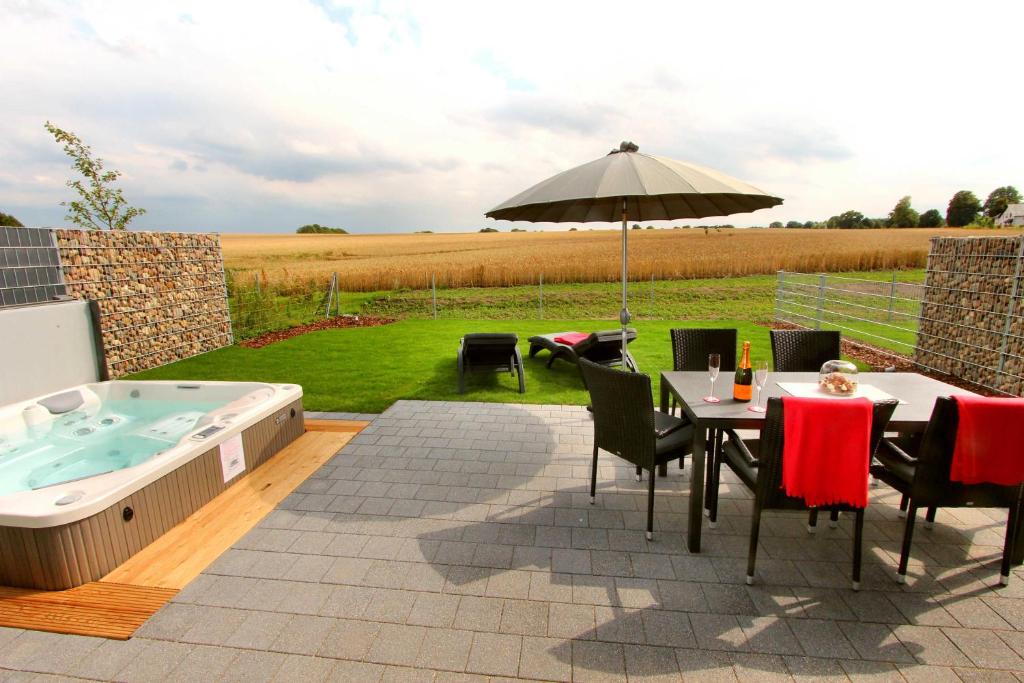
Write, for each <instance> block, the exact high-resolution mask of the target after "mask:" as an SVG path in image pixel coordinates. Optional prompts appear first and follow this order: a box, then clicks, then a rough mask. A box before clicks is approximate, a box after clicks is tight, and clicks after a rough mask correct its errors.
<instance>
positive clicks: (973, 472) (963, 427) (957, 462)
mask: <svg viewBox="0 0 1024 683" xmlns="http://www.w3.org/2000/svg"><path fill="white" fill-rule="evenodd" d="M953 400H955V401H956V407H957V412H958V413H959V414H960V424H959V425H958V426H957V430H956V445H955V446H954V447H953V463H952V465H951V467H950V468H949V478H950V479H951V480H953V481H959V482H962V483H964V484H999V485H1001V486H1014V485H1016V484H1019V483H1021V481H1024V446H1022V444H1024V399H1021V398H994V397H986V396H954V397H953Z"/></svg>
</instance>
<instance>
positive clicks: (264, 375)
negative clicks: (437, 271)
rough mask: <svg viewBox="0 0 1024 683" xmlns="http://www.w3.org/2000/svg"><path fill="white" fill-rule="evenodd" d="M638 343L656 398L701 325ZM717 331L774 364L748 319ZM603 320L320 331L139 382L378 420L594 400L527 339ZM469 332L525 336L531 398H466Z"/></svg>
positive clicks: (724, 379)
mask: <svg viewBox="0 0 1024 683" xmlns="http://www.w3.org/2000/svg"><path fill="white" fill-rule="evenodd" d="M635 326H636V328H637V331H638V337H637V340H636V341H635V342H634V343H632V344H631V345H630V352H631V353H633V355H634V357H635V358H636V360H637V363H638V364H639V365H640V369H641V370H642V371H644V372H646V373H648V374H649V375H651V377H652V379H653V380H654V381H653V385H654V395H655V400H657V396H658V393H657V391H658V375H659V373H660V372H661V371H662V370H667V369H671V367H672V348H671V345H670V343H669V332H668V331H669V329H671V328H672V327H698V326H705V323H700V322H696V321H643V320H642V321H638V322H637V323H636V325H635ZM707 326H712V327H736V328H737V329H738V330H739V338H740V339H741V340H744V339H746V340H749V341H750V342H751V343H752V351H751V355H752V358H753V359H754V360H760V359H764V360H769V359H770V357H771V351H770V347H769V342H768V329H767V328H765V327H761V326H758V325H755V324H753V323H750V322H747V321H738V320H720V321H716V322H715V323H713V324H711V325H707ZM614 327H615V323H614V322H612V321H594V320H579V319H575V320H523V321H516V322H511V321H480V320H403V321H400V322H397V323H394V324H391V325H385V326H381V327H369V328H350V329H333V330H323V331H320V332H313V333H310V334H306V335H302V336H299V337H294V338H292V339H288V340H285V341H281V342H278V343H275V344H271V345H269V346H265V347H263V348H261V349H249V348H244V347H241V346H231V347H227V348H224V349H220V350H218V351H213V352H210V353H207V354H204V355H202V356H196V357H195V358H190V359H187V360H183V361H180V362H177V363H172V364H170V365H165V366H163V367H160V368H155V369H153V370H148V371H146V372H142V373H138V374H136V375H133V376H132V379H173V380H181V379H189V380H228V381H260V382H292V383H297V384H300V385H302V387H303V391H304V393H305V399H304V400H305V407H306V409H307V410H322V411H343V412H367V413H377V412H380V411H382V410H384V409H385V408H387V407H388V406H389V405H391V404H392V403H394V402H395V401H397V400H399V399H429V400H445V401H500V402H513V403H559V404H577V405H582V404H585V403H586V402H587V398H586V392H585V391H584V390H583V387H582V384H581V383H580V379H579V374H578V371H577V369H576V367H575V366H574V365H570V364H568V363H565V362H562V361H557V362H556V363H555V365H554V366H553V367H552V368H551V369H548V368H546V367H545V363H546V362H547V353H546V352H542V353H541V354H540V355H539V356H538V357H536V358H533V359H529V358H527V355H528V354H527V351H528V348H529V345H528V344H527V342H526V340H527V338H528V337H529V336H531V335H534V334H542V333H547V332H557V331H563V330H565V331H568V330H578V331H591V330H595V329H611V328H614ZM468 332H516V333H517V334H518V335H519V340H520V347H521V349H522V352H523V357H524V359H526V362H525V365H526V393H525V394H519V393H518V391H517V385H516V383H515V380H514V378H512V377H510V376H509V375H507V374H480V375H473V376H472V377H471V378H470V380H469V383H468V390H467V392H466V393H465V394H462V395H460V394H458V393H457V390H456V360H455V358H456V356H455V354H456V349H457V348H458V343H459V338H460V337H461V336H462V335H463V334H466V333H468ZM730 390H731V377H729V376H727V374H723V375H722V376H721V377H720V378H719V380H718V386H717V391H718V393H719V395H721V396H725V395H726V394H727V393H728V392H729V391H730Z"/></svg>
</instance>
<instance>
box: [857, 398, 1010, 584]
mask: <svg viewBox="0 0 1024 683" xmlns="http://www.w3.org/2000/svg"><path fill="white" fill-rule="evenodd" d="M958 424H959V414H958V410H957V405H956V401H954V400H953V399H951V398H940V399H938V400H937V401H936V402H935V407H934V408H933V409H932V416H931V419H930V420H929V422H928V426H927V427H926V428H925V432H924V435H923V436H922V437H921V438H920V439H916V440H909V439H892V440H890V439H885V440H883V441H882V444H881V446H880V447H879V449H878V452H877V453H876V454H875V458H876V461H877V462H876V464H875V465H873V466H872V468H871V474H872V475H874V477H875V478H876V479H880V480H881V481H884V482H885V483H886V484H888V485H889V486H891V487H893V488H894V489H896V490H897V491H899V492H900V493H901V494H903V496H904V498H907V499H909V508H908V510H907V520H906V524H905V526H904V530H903V547H902V550H901V552H900V564H899V569H897V573H896V580H897V581H899V582H900V583H903V582H904V581H906V577H907V563H908V562H909V560H910V544H911V541H912V540H913V536H914V522H915V520H916V517H917V510H918V508H922V507H923V508H928V521H929V522H930V521H932V520H934V519H935V508H940V507H983V508H1007V509H1008V510H1009V515H1008V517H1007V522H1006V540H1005V541H1004V543H1003V559H1002V565H1001V567H1000V572H999V573H1000V578H999V582H1000V583H1001V584H1003V585H1004V586H1005V585H1006V584H1007V582H1008V581H1009V577H1010V564H1011V561H1013V560H1015V559H1016V558H1015V557H1014V556H1015V555H1016V554H1018V553H1016V552H1015V550H1018V549H1017V548H1015V542H1016V539H1017V533H1018V531H1019V529H1018V527H1019V524H1020V516H1021V495H1022V493H1024V485H1017V486H997V485H995V484H970V485H965V484H960V483H958V482H953V481H950V478H949V471H950V466H951V465H952V462H953V449H954V446H955V444H956V432H957V427H958ZM1012 446H1013V447H1019V444H1013V445H1012ZM1008 447H1011V445H1009V444H1008Z"/></svg>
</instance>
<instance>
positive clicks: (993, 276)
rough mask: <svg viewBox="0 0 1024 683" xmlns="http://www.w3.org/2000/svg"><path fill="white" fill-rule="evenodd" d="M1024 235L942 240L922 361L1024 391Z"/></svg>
mask: <svg viewBox="0 0 1024 683" xmlns="http://www.w3.org/2000/svg"><path fill="white" fill-rule="evenodd" d="M1022 267H1024V236H1013V237H934V238H932V244H931V252H930V253H929V255H928V273H927V278H926V281H925V295H924V300H923V301H922V306H921V323H920V328H919V330H918V335H917V349H916V351H915V354H914V360H915V361H916V362H918V363H920V364H921V365H924V366H925V367H929V368H933V369H935V370H939V371H941V372H945V373H948V374H950V375H954V376H956V377H962V378H964V379H966V380H968V381H970V382H974V383H976V384H980V385H982V386H986V387H989V388H991V389H995V390H996V391H1000V392H1003V393H1006V394H1011V395H1014V396H1021V395H1022V392H1024V324H1022V320H1024V299H1022V296H1024V270H1022Z"/></svg>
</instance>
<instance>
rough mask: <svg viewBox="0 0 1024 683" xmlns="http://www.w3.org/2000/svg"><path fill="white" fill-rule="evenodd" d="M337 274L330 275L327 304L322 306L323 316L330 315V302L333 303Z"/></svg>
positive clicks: (327, 316) (328, 316)
mask: <svg viewBox="0 0 1024 683" xmlns="http://www.w3.org/2000/svg"><path fill="white" fill-rule="evenodd" d="M337 277H338V275H337V274H336V273H335V274H333V275H331V282H330V284H329V285H327V306H325V307H324V317H325V318H330V317H331V304H332V303H334V285H335V282H336V280H337Z"/></svg>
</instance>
